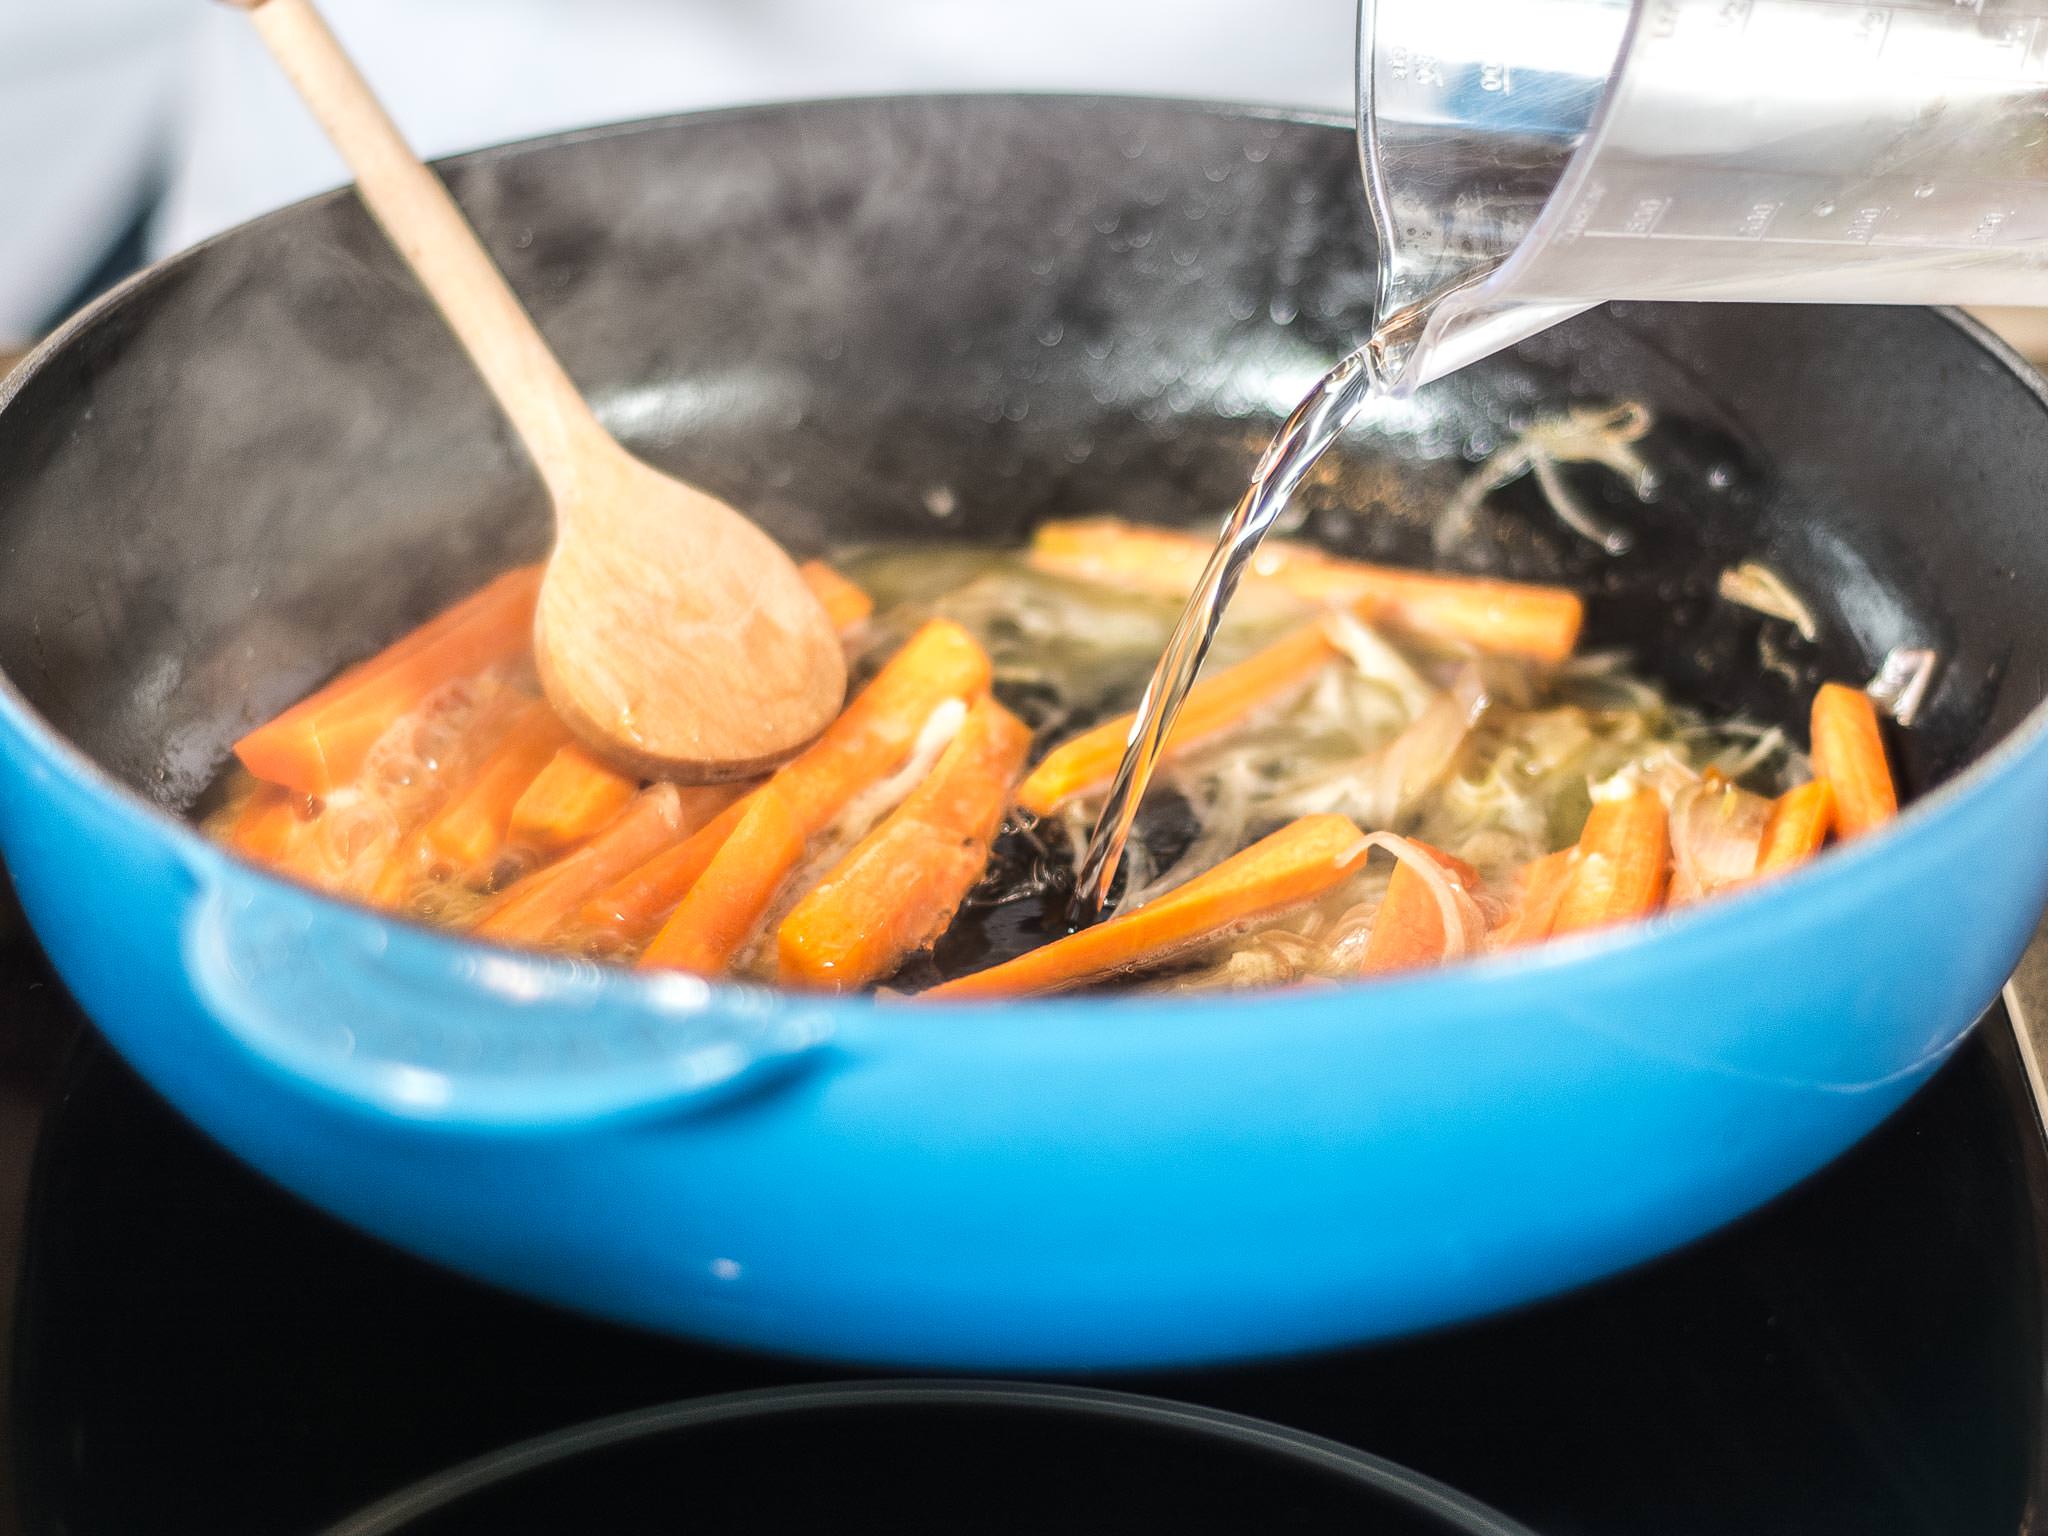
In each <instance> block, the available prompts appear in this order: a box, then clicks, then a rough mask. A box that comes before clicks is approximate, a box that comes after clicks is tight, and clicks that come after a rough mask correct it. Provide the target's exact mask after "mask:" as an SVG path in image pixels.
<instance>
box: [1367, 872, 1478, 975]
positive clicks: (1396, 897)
mask: <svg viewBox="0 0 2048 1536" xmlns="http://www.w3.org/2000/svg"><path fill="white" fill-rule="evenodd" d="M1415 846H1416V847H1418V848H1420V849H1421V850H1422V851H1423V852H1424V853H1426V854H1428V855H1429V856H1430V857H1431V858H1432V859H1434V860H1436V862H1437V863H1438V864H1440V865H1442V866H1443V869H1444V872H1445V874H1446V875H1447V876H1449V878H1450V879H1451V880H1452V881H1454V882H1455V883H1457V884H1458V885H1461V886H1463V887H1465V888H1466V889H1467V890H1470V889H1472V888H1473V887H1475V886H1477V885H1478V883H1479V872H1478V871H1477V870H1475V869H1474V868H1473V867H1472V866H1471V865H1470V864H1467V863H1466V862H1465V861H1464V860H1463V859H1455V858H1452V857H1451V855H1449V854H1447V853H1445V852H1444V851H1443V850H1442V849H1441V848H1432V847H1431V846H1430V845H1429V844H1428V843H1422V842H1418V843H1416V844H1415ZM1444 940H1445V934H1444V913H1443V908H1442V907H1440V906H1438V905H1437V900H1436V894H1435V892H1433V891H1431V890H1430V888H1429V882H1428V881H1426V880H1424V879H1423V878H1422V876H1421V875H1419V874H1417V873H1416V871H1415V866H1414V865H1412V864H1410V863H1409V862H1408V861H1407V860H1406V859H1403V860H1400V861H1399V862H1398V863H1396V864H1395V866H1394V877H1393V879H1391V880H1389V881H1388V882H1387V894H1386V896H1385V897H1384V898H1383V899H1382V900H1381V902H1380V909H1379V911H1378V912H1377V913H1376V914H1374V916H1373V920H1372V933H1371V934H1370V936H1368V937H1367V939H1366V941H1365V955H1364V957H1363V958H1362V959H1361V960H1360V961H1359V965H1358V969H1359V972H1360V974H1362V975H1366V976H1379V975H1385V974H1386V973H1387V972H1389V971H1410V970H1414V969H1416V968H1417V967H1420V966H1425V965H1435V964H1436V963H1437V962H1438V961H1439V960H1441V959H1443V957H1444Z"/></svg>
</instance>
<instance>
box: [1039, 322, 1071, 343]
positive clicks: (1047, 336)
mask: <svg viewBox="0 0 2048 1536" xmlns="http://www.w3.org/2000/svg"><path fill="white" fill-rule="evenodd" d="M1066 334H1067V328H1066V325H1065V323H1064V322H1062V321H1059V320H1053V321H1050V322H1048V323H1047V324H1045V325H1043V326H1040V327H1039V330H1038V344H1039V345H1040V346H1041V347H1056V346H1058V345H1059V344H1060V338H1061V337H1062V336H1064V335H1066Z"/></svg>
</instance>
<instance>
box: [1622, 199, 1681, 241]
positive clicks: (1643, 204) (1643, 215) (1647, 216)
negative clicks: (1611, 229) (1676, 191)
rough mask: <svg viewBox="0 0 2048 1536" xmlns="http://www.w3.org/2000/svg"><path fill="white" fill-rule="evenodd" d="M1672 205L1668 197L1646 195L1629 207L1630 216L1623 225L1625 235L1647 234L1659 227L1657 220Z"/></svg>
mask: <svg viewBox="0 0 2048 1536" xmlns="http://www.w3.org/2000/svg"><path fill="white" fill-rule="evenodd" d="M1670 206H1671V199H1670V198H1668V197H1645V198H1642V199H1640V200H1639V201H1638V202H1637V203H1636V205H1635V207H1633V208H1631V209H1629V211H1628V218H1627V220H1626V221H1625V222H1624V223H1623V224H1622V226H1621V232H1622V233H1623V234H1625V235H1647V234H1650V233H1652V232H1654V231H1655V230H1656V228H1657V221H1658V220H1659V219H1661V218H1663V217H1664V214H1665V211H1666V210H1667V209H1669V208H1670Z"/></svg>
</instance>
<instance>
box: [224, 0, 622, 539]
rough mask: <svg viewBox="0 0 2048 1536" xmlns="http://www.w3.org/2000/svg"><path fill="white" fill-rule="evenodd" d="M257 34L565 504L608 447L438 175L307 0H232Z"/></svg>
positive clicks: (538, 466)
mask: <svg viewBox="0 0 2048 1536" xmlns="http://www.w3.org/2000/svg"><path fill="white" fill-rule="evenodd" d="M229 3H230V4H234V5H238V6H239V7H241V8H242V9H244V10H247V11H249V12H250V19H251V20H252V21H253V22H254V23H255V25H256V30H257V31H258V32H260V33H261V34H262V35H263V40H264V42H265V43H266V44H268V45H269V47H270V51H271V53H272V55H274V56H275V57H276V59H277V62H278V63H279V64H280V65H282V66H283V68H284V72H285V74H286V75H287V76H289V77H290V79H291V82H292V84H293V85H294V86H295V87H296V88H297V89H298V92H299V95H300V96H301V97H302V98H303V99H304V100H305V103H306V105H307V107H308V108H310V109H311V111H312V113H313V116H314V117H316V118H317V119H319V122H320V126H321V127H322V128H324V129H325V130H326V131H327V137H328V138H329V139H330V140H332V141H333V143H334V147H335V148H336V149H338V150H340V151H341V157H342V159H343V160H345V161H347V162H348V166H349V169H350V170H352V171H354V172H355V175H356V182H357V186H358V188H359V189H360V191H361V193H362V198H363V201H364V203H366V204H367V205H368V206H369V209H370V212H371V214H372V215H374V216H375V218H376V220H377V222H378V223H379V224H381V225H382V226H383V227H384V232H385V234H387V235H388V236H390V238H391V243H392V244H393V245H395V246H397V247H398V252H399V254H400V255H402V256H403V257H404V258H405V259H406V262H407V263H408V264H409V265H410V266H411V267H412V269H413V271H414V273H415V274H417V275H418V277H419V280H420V283H421V285H422V286H424V287H425V288H426V290H427V293H428V295H429V296H430V297H431V298H432V299H433V301H434V303H435V304H436V305H437V306H439V308H440V311H441V313H442V314H443V315H444V316H445V317H446V318H447V321H448V324H449V325H450V326H451V327H452V328H453V329H454V331H455V334H456V337H457V338H458V339H459V340H460V341H461V342H462V345H463V346H464V348H465V349H467V351H468V352H469V355H470V358H471V359H472V360H473V361H474V362H475V363H476V366H477V370H478V372H480V373H482V374H483V376H484V382H485V383H486V384H488V385H489V386H490V389H491V392H492V394H494V395H495V396H497V400H498V405H499V406H500V408H501V409H503V411H504V412H505V414H506V415H507V416H508V417H510V418H511V421H512V426H513V428H514V430H515V431H517V432H518V434H519V436H520V438H521V440H522V441H524V443H525V444H526V451H527V452H528V453H529V454H530V455H532V457H533V461H534V464H535V466H536V467H537V468H538V469H539V470H540V473H541V478H542V479H544V480H545V481H546V482H547V484H548V488H549V490H550V491H551V492H553V493H554V495H555V500H556V502H557V504H558V505H561V504H564V503H566V502H567V501H568V500H569V498H568V497H567V496H566V495H565V494H564V493H565V491H566V490H567V489H568V488H569V486H570V485H571V484H572V482H573V480H574V477H575V470H576V465H577V464H578V463H579V462H580V452H579V450H582V449H585V448H588V447H590V446H593V445H594V444H596V443H598V442H603V443H605V444H606V446H609V442H610V440H609V439H608V438H607V437H606V436H605V434H604V430H603V428H602V427H600V426H599V425H598V422H597V418H596V417H595V416H594V415H592V413H591V411H590V407H589V406H588V405H587V404H586V403H585V402H584V399H583V396H582V395H581V393H579V392H578V390H577V388H576V385H575V383H574V381H572V380H571V379H570V377H569V375H568V374H567V373H566V372H564V371H563V368H562V365H561V363H560V362H558V361H557V360H556V358H555V355H554V353H553V352H552V351H550V350H549V348H548V344H547V342H546V341H544V340H543V339H542V338H541V334H540V332H539V331H538V330H536V329H535V328H534V325H533V321H532V320H531V319H530V318H529V317H528V315H527V313H526V311H525V310H524V309H523V308H521V307H520V304H519V300H518V299H517V298H515V297H514V296H513V293H512V290H511V288H510V287H509V286H508V285H507V284H506V282H505V278H504V275H503V274H502V273H500V272H499V271H498V269H497V267H496V265H495V264H493V262H492V261H491V258H490V256H489V255H488V254H486V253H485V251H484V248H483V245H482V243H481V242H480V241H479V240H478V239H477V237H476V231H475V230H473V229H471V228H470V226H469V222H468V221H467V220H466V219H464V218H463V216H462V212H461V210H460V209H458V208H457V207H456V206H455V200H454V199H453V198H452V197H450V196H449V195H448V189H447V188H446V187H445V186H443V185H442V184H441V181H440V178H439V177H437V176H435V175H434V173H433V172H432V171H430V170H428V169H427V168H426V166H425V165H423V164H421V163H420V159H419V157H418V156H417V155H415V154H414V153H413V151H412V148H411V146H410V145H408V144H407V143H406V142H405V139H404V137H403V136H402V135H401V134H400V133H399V131H398V127H397V125H396V124H394V123H393V122H392V121H391V118H390V116H389V115H388V114H387V113H386V112H385V111H384V108H383V106H382V105H381V104H380V103H379V102H378V101H377V98H376V97H375V96H374V95H373V94H372V93H371V91H370V87H369V85H368V83H367V82H365V81H364V79H363V77H362V76H361V75H360V74H359V73H357V71H356V67H355V65H354V64H353V63H351V62H350V60H349V57H348V55H347V54H346V53H344V52H343V51H342V48H341V44H340V43H339V42H338V41H337V40H336V39H335V36H334V34H333V33H332V32H331V31H329V30H328V27H327V23H326V22H325V21H324V20H322V19H321V16H320V13H319V12H318V11H316V10H314V8H313V6H312V5H311V4H310V3H309V0H229Z"/></svg>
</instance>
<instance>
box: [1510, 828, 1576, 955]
mask: <svg viewBox="0 0 2048 1536" xmlns="http://www.w3.org/2000/svg"><path fill="white" fill-rule="evenodd" d="M1578 862H1579V850H1578V849H1577V848H1560V849H1558V850H1557V852H1555V853H1546V854H1545V855H1544V856H1543V857H1542V858H1540V859H1537V860H1535V861H1534V862H1533V863H1531V864H1528V865H1526V866H1525V867H1524V868H1523V869H1522V871H1521V873H1520V874H1519V875H1518V876H1517V877H1516V880H1515V886H1516V891H1515V903H1514V906H1513V908H1512V909H1511V910H1510V911H1509V913H1508V915H1507V917H1506V919H1505V920H1504V921H1503V922H1502V923H1501V925H1500V928H1499V929H1498V930H1497V932H1496V935H1495V939H1496V942H1497V943H1498V944H1499V945H1500V946H1501V947H1502V948H1509V947H1512V946H1514V945H1517V944H1535V943H1538V942H1540V941H1541V940H1543V939H1547V938H1549V937H1550V931H1551V929H1552V927H1554V926H1555V924H1556V922H1557V906H1558V903H1559V902H1560V901H1562V900H1563V899H1564V893H1565V890H1566V888H1567V887H1568V886H1569V885H1570V884H1571V878H1572V871H1573V870H1574V869H1576V868H1577V867H1578Z"/></svg>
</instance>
